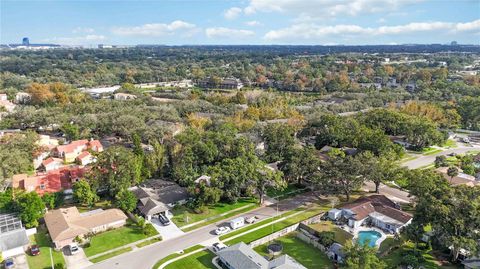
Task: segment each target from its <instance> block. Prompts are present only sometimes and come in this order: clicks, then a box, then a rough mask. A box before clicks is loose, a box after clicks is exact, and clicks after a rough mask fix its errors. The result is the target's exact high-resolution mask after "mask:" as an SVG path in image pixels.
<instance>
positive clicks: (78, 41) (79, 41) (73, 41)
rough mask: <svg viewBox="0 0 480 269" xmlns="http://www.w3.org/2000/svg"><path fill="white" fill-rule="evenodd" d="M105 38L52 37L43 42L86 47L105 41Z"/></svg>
mask: <svg viewBox="0 0 480 269" xmlns="http://www.w3.org/2000/svg"><path fill="white" fill-rule="evenodd" d="M106 39H107V37H105V36H104V35H84V36H73V37H54V38H50V39H45V40H44V42H53V43H58V44H61V45H87V44H96V43H98V42H102V41H105V40H106Z"/></svg>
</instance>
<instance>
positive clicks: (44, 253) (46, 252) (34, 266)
mask: <svg viewBox="0 0 480 269" xmlns="http://www.w3.org/2000/svg"><path fill="white" fill-rule="evenodd" d="M30 242H31V243H32V244H37V245H38V246H39V247H40V255H38V256H31V255H30V252H29V251H27V262H28V266H29V267H30V269H44V268H51V266H52V265H51V261H50V249H51V247H52V246H53V244H52V241H51V240H50V237H48V236H47V234H46V231H45V230H44V229H40V228H39V229H38V231H37V233H36V234H34V235H32V236H30ZM52 256H53V263H54V264H57V263H62V264H65V260H64V258H63V255H62V253H61V252H59V251H55V250H53V249H52Z"/></svg>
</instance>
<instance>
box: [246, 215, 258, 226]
mask: <svg viewBox="0 0 480 269" xmlns="http://www.w3.org/2000/svg"><path fill="white" fill-rule="evenodd" d="M257 219H258V217H257V216H251V217H245V222H246V223H248V224H252V223H254V222H255V221H257Z"/></svg>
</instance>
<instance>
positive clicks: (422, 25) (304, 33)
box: [264, 20, 480, 41]
mask: <svg viewBox="0 0 480 269" xmlns="http://www.w3.org/2000/svg"><path fill="white" fill-rule="evenodd" d="M476 30H480V20H476V21H472V22H467V23H450V22H413V23H408V24H405V25H396V26H380V27H362V26H359V25H346V24H340V25H333V26H323V25H317V24H313V23H300V24H294V25H292V26H290V27H287V28H282V29H278V30H272V31H269V32H267V33H266V34H265V36H264V39H266V40H269V41H285V40H298V39H303V40H316V39H317V40H318V39H322V38H325V37H340V38H344V37H347V36H362V35H369V36H380V35H401V34H409V33H418V32H435V31H437V32H438V31H445V32H454V31H456V32H460V31H476Z"/></svg>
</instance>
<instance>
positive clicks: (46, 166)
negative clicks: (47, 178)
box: [40, 157, 63, 172]
mask: <svg viewBox="0 0 480 269" xmlns="http://www.w3.org/2000/svg"><path fill="white" fill-rule="evenodd" d="M62 166H63V160H62V159H59V158H52V157H50V158H48V159H45V160H43V161H42V164H41V165H40V168H41V169H42V170H43V171H45V172H49V171H52V170H56V169H60V168H61V167H62Z"/></svg>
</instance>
